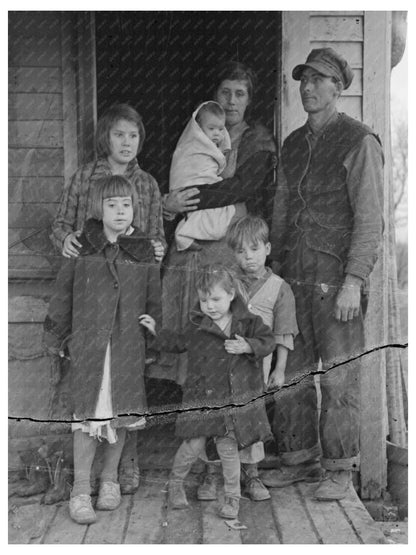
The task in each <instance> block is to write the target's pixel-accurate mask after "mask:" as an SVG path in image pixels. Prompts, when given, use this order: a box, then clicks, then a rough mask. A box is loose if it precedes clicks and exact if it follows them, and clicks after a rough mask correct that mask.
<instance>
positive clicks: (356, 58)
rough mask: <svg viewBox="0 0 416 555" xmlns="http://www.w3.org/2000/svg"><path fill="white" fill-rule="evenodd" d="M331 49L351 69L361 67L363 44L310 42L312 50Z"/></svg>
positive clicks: (333, 41) (324, 41) (337, 41)
mask: <svg viewBox="0 0 416 555" xmlns="http://www.w3.org/2000/svg"><path fill="white" fill-rule="evenodd" d="M328 47H330V48H333V49H334V50H336V51H337V52H339V53H340V54H341V55H342V56H344V58H345V59H346V60H347V61H348V63H349V64H350V66H351V67H352V68H353V69H358V68H362V67H363V43H362V42H346V41H339V40H332V41H328V40H317V41H311V49H312V48H328Z"/></svg>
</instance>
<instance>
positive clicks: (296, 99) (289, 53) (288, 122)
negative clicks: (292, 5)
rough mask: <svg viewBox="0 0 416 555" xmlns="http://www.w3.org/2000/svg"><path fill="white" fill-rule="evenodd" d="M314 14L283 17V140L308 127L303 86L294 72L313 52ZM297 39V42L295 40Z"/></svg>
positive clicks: (284, 15)
mask: <svg viewBox="0 0 416 555" xmlns="http://www.w3.org/2000/svg"><path fill="white" fill-rule="evenodd" d="M309 14H310V12H283V13H282V79H283V83H282V89H283V91H282V102H283V104H282V108H281V114H282V123H281V125H282V139H283V140H284V139H285V138H286V137H287V136H288V135H289V133H291V132H292V131H293V130H294V129H296V128H297V127H300V126H301V125H303V124H304V123H305V120H306V114H305V112H304V110H303V106H302V102H301V100H300V94H299V82H298V81H295V80H294V79H293V78H292V70H293V68H294V67H295V66H296V65H297V64H301V63H303V62H304V61H305V60H306V57H307V55H308V53H309V52H310V38H309ZM293 37H296V40H293Z"/></svg>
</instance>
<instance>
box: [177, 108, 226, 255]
mask: <svg viewBox="0 0 416 555" xmlns="http://www.w3.org/2000/svg"><path fill="white" fill-rule="evenodd" d="M230 148H231V141H230V136H229V135H228V131H227V130H226V128H225V113H224V110H223V108H222V107H221V106H220V104H218V103H217V102H213V101H209V102H204V103H203V104H201V105H200V106H199V107H198V108H197V109H196V110H195V112H194V113H193V114H192V117H191V119H190V120H189V122H188V124H187V125H186V127H185V129H184V130H183V133H182V135H181V137H180V138H179V141H178V144H177V146H176V149H175V152H174V153H173V157H172V163H171V167H170V177H169V188H170V190H171V191H174V190H175V189H180V188H182V187H188V186H191V185H194V186H201V185H204V184H210V183H216V182H218V181H222V177H220V174H221V172H222V171H223V170H224V168H225V166H226V158H225V152H226V151H227V150H230ZM234 214H235V206H234V205H230V206H224V207H223V208H211V209H208V210H198V211H196V212H192V213H189V214H188V215H187V217H186V218H184V219H183V220H181V221H180V222H179V224H178V225H177V227H176V231H175V239H176V247H177V249H178V251H182V250H186V249H188V248H189V247H190V246H191V245H192V243H193V241H194V239H201V240H205V241H217V240H218V239H222V238H223V237H225V234H226V231H227V228H228V225H229V223H230V221H231V219H232V217H233V216H234Z"/></svg>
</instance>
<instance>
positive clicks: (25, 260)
mask: <svg viewBox="0 0 416 555" xmlns="http://www.w3.org/2000/svg"><path fill="white" fill-rule="evenodd" d="M8 270H9V278H10V279H12V278H15V279H27V278H33V279H35V278H38V279H52V278H54V277H56V271H54V268H53V267H52V266H51V264H50V261H49V260H48V259H47V258H46V257H45V256H43V255H27V254H24V255H15V256H9V257H8Z"/></svg>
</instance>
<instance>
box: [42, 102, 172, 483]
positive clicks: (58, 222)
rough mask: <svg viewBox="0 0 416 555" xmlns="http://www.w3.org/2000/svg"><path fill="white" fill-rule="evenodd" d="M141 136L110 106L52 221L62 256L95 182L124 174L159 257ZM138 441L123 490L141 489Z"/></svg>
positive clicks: (137, 123) (133, 115)
mask: <svg viewBox="0 0 416 555" xmlns="http://www.w3.org/2000/svg"><path fill="white" fill-rule="evenodd" d="M145 136H146V133H145V129H144V125H143V121H142V118H141V116H140V114H138V113H137V112H136V110H135V109H134V108H132V107H131V106H130V105H128V104H114V105H113V106H111V107H110V108H108V109H107V110H106V111H105V112H104V113H103V114H102V115H101V116H100V117H99V119H98V123H97V133H96V150H97V159H96V160H93V161H91V162H88V163H87V164H84V165H83V166H81V167H80V168H78V170H77V171H76V172H75V174H74V175H73V177H72V178H71V180H70V181H69V182H68V183H66V185H65V187H64V190H63V192H62V197H61V201H60V204H59V208H58V212H57V214H56V217H55V220H54V222H53V224H52V235H51V240H52V242H53V243H54V244H55V245H56V246H57V248H58V249H59V250H60V251H61V252H62V254H63V256H65V257H77V256H78V254H79V249H80V246H81V244H80V241H79V239H78V237H79V235H80V234H81V232H82V229H83V227H84V224H85V221H86V219H87V215H88V213H89V210H90V206H91V190H92V188H93V186H94V183H95V182H96V181H97V180H99V179H101V178H102V177H105V176H110V175H124V177H126V178H127V179H128V180H129V181H130V182H131V183H132V184H133V185H134V188H135V191H136V195H137V198H138V202H139V205H138V209H137V210H136V211H135V215H134V220H133V223H134V225H135V226H136V227H137V228H138V229H139V230H140V231H141V232H142V233H144V234H146V235H147V236H148V237H149V238H150V239H151V241H152V245H153V249H154V255H155V258H156V260H157V261H158V262H160V261H161V260H162V258H163V254H164V251H165V247H166V241H165V235H164V229H163V218H162V203H161V197H160V192H159V187H158V184H157V182H156V180H155V179H154V178H153V177H152V176H151V175H150V174H148V173H147V172H145V171H144V170H142V168H141V167H140V166H139V164H138V162H137V155H138V154H139V153H140V151H141V149H142V148H143V144H144V140H145ZM136 444H137V438H136V434H135V433H130V434H129V435H128V436H127V439H126V445H125V447H124V450H123V458H122V461H121V463H120V483H121V490H122V492H123V493H134V492H135V491H136V490H137V488H138V487H139V468H138V464H137V449H136Z"/></svg>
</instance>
